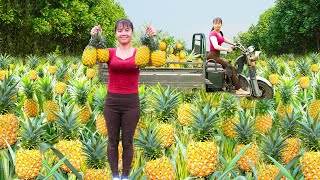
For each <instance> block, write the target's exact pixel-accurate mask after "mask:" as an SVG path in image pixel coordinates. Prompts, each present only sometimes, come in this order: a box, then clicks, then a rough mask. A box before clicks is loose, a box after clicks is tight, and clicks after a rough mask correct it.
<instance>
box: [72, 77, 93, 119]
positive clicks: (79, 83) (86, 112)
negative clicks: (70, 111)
mask: <svg viewBox="0 0 320 180" xmlns="http://www.w3.org/2000/svg"><path fill="white" fill-rule="evenodd" d="M70 95H71V97H72V98H73V99H74V102H75V104H76V109H77V110H78V111H79V114H78V120H79V122H81V123H82V124H86V123H87V122H88V120H89V118H90V116H91V108H90V105H89V102H88V95H89V88H88V84H87V81H86V80H85V79H79V80H74V81H72V82H71V86H70Z"/></svg>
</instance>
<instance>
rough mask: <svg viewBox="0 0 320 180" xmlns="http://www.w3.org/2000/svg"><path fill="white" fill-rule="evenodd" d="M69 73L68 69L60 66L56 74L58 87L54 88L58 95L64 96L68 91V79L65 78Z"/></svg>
mask: <svg viewBox="0 0 320 180" xmlns="http://www.w3.org/2000/svg"><path fill="white" fill-rule="evenodd" d="M67 72H68V69H67V67H66V66H64V65H60V66H58V69H57V73H56V81H57V82H56V85H55V87H54V92H55V93H56V94H58V95H62V94H64V93H65V91H66V89H67V84H66V79H65V76H66V74H67Z"/></svg>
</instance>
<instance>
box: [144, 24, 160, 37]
mask: <svg viewBox="0 0 320 180" xmlns="http://www.w3.org/2000/svg"><path fill="white" fill-rule="evenodd" d="M146 33H147V34H148V35H150V36H155V35H157V31H156V29H154V27H152V26H151V25H150V26H148V27H147V29H146Z"/></svg>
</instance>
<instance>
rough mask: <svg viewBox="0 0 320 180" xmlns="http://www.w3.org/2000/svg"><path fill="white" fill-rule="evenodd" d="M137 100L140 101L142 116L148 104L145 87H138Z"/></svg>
mask: <svg viewBox="0 0 320 180" xmlns="http://www.w3.org/2000/svg"><path fill="white" fill-rule="evenodd" d="M139 100H140V111H141V114H144V113H145V110H146V108H147V102H148V101H147V91H146V86H145V85H144V84H143V85H141V86H140V87H139Z"/></svg>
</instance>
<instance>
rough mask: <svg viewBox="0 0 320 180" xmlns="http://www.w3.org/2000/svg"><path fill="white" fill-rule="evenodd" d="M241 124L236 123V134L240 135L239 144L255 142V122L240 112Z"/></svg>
mask: <svg viewBox="0 0 320 180" xmlns="http://www.w3.org/2000/svg"><path fill="white" fill-rule="evenodd" d="M238 114H239V119H240V121H239V123H238V124H237V123H234V122H232V123H233V124H234V125H235V128H234V130H235V132H236V133H237V134H238V136H237V139H238V142H239V144H245V145H246V144H249V143H251V142H253V138H254V130H253V125H254V121H253V120H252V119H251V118H250V117H249V116H248V115H244V114H243V113H241V112H239V113H238Z"/></svg>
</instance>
